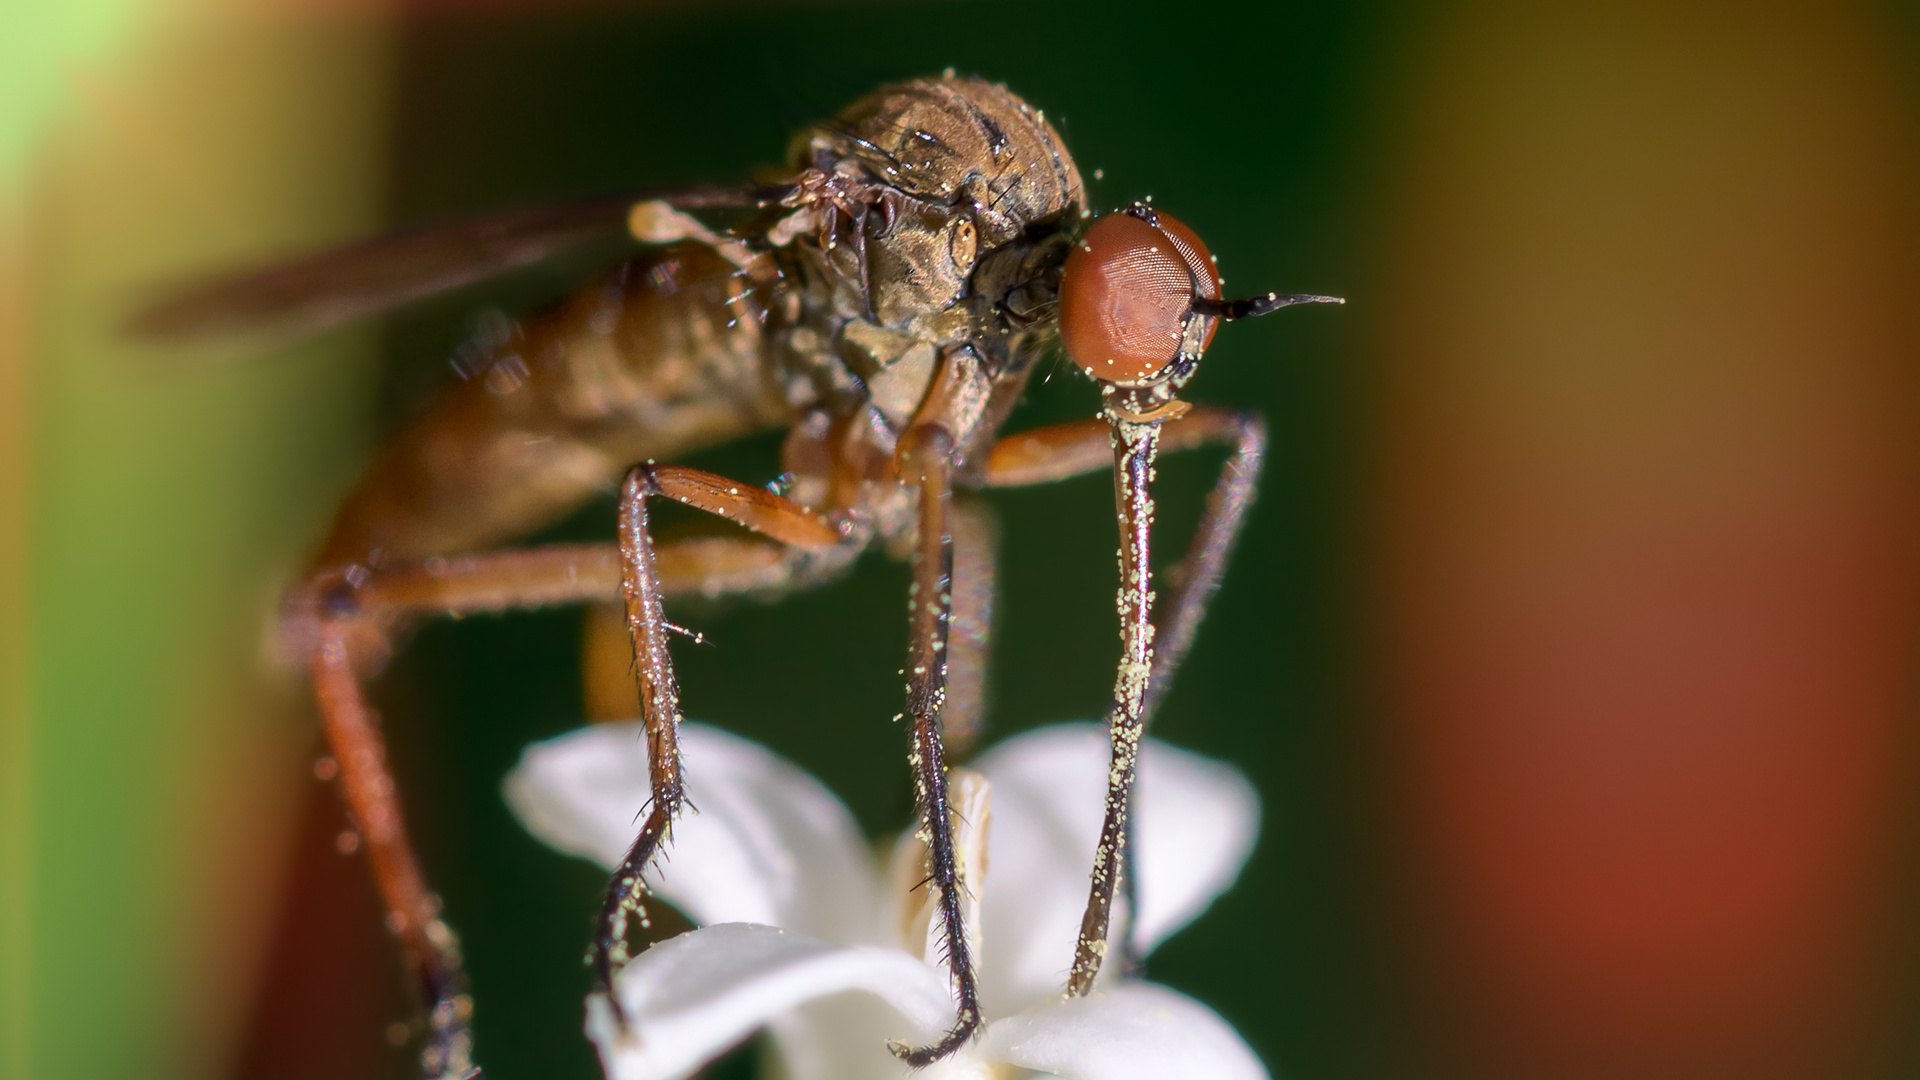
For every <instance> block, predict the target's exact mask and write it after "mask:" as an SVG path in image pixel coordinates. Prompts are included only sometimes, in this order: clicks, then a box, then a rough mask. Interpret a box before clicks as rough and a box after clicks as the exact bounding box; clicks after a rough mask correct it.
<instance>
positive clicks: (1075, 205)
mask: <svg viewBox="0 0 1920 1080" xmlns="http://www.w3.org/2000/svg"><path fill="white" fill-rule="evenodd" d="M795 156H796V158H797V161H796V165H797V166H799V169H800V175H799V184H800V191H799V193H798V194H797V195H796V197H795V199H794V200H793V205H795V206H796V211H795V213H794V215H793V216H792V217H791V218H789V219H788V220H787V221H785V222H782V223H781V225H780V226H776V228H775V230H774V232H773V234H772V238H773V239H774V240H775V242H776V243H779V242H780V241H782V240H785V241H787V242H786V243H785V244H784V245H783V246H782V247H781V248H780V254H779V257H780V259H781V263H782V270H783V272H784V273H785V275H786V277H787V281H788V282H789V283H790V286H791V295H792V296H793V297H794V299H793V300H792V301H790V302H789V305H788V307H789V310H788V311H787V312H784V313H776V314H775V319H776V320H777V321H778V322H781V323H785V328H784V333H783V334H782V335H780V336H781V337H782V338H783V339H784V343H785V348H784V351H785V352H786V354H787V355H786V358H785V359H786V361H787V363H788V364H789V370H791V371H792V372H793V374H794V375H795V376H796V379H797V381H798V382H800V383H802V384H804V385H805V387H806V388H807V389H808V390H809V391H810V392H811V393H813V394H815V395H816V399H817V400H819V401H821V402H822V404H824V405H825V406H826V408H827V409H828V411H830V412H833V413H836V414H845V413H847V412H850V411H853V410H857V409H862V408H865V407H866V406H867V405H869V404H870V405H871V406H872V408H873V410H875V411H876V412H877V413H878V414H879V417H880V418H881V419H882V420H883V421H884V423H885V424H886V425H887V426H888V427H890V428H891V429H893V430H894V431H895V432H898V431H899V430H902V429H903V428H904V425H905V424H906V423H907V422H908V420H909V419H910V418H911V417H912V416H913V414H914V412H915V410H916V409H917V408H918V407H919V406H920V404H921V401H922V399H923V397H924V396H925V394H926V392H927V389H928V384H929V380H930V379H931V378H932V376H933V373H934V370H935V366H936V362H937V360H938V358H939V356H940V354H941V352H942V350H946V349H950V348H955V347H960V346H970V347H971V349H972V350H973V352H974V354H975V357H976V358H977V361H978V363H979V366H980V369H981V371H982V372H983V374H984V376H985V378H986V379H987V380H988V382H989V383H991V386H992V396H993V397H994V398H995V399H996V401H997V399H999V398H1001V397H1003V396H1004V397H1005V398H1006V401H1005V402H1004V407H988V408H985V409H984V410H981V411H980V413H979V415H978V417H977V420H976V422H974V423H973V424H972V426H973V427H974V428H975V429H978V430H967V431H956V432H954V435H955V436H956V438H957V439H958V441H959V442H960V443H961V445H962V446H967V445H969V444H971V443H973V442H976V441H978V439H980V438H984V437H989V436H990V435H991V428H993V427H997V426H998V421H999V419H1000V418H1001V417H1003V416H1004V412H1005V407H1010V406H1011V404H1012V397H1013V396H1014V395H1017V393H1018V390H1019V384H1020V382H1021V381H1023V380H1024V378H1025V376H1026V372H1027V370H1028V369H1029V367H1030V366H1031V364H1032V362H1033V360H1034V358H1035V357H1036V356H1037V355H1038V354H1039V352H1040V351H1041V350H1042V349H1044V348H1046V347H1047V345H1048V343H1049V342H1050V341H1051V340H1052V338H1053V334H1054V318H1055V297H1056V295H1057V292H1058V283H1059V270H1060V265H1061V264H1062V263H1063V262H1064V260H1065V258H1066V254H1067V251H1068V247H1069V244H1070V240H1071V235H1072V231H1073V230H1074V229H1075V228H1076V227H1077V226H1078V225H1079V221H1080V212H1081V208H1082V206H1083V205H1084V201H1085V198H1084V194H1083V190H1082V187H1081V183H1080V174H1079V171H1078V170H1077V169H1076V168H1075V167H1074V164H1073V159H1072V157H1071V156H1069V155H1068V153H1067V150H1066V148H1065V146H1063V145H1062V144H1061V141H1060V137H1059V135H1058V133H1057V132H1055V131H1054V130H1053V128H1052V126H1051V125H1049V124H1048V123H1047V122H1046V119H1045V117H1044V116H1042V115H1041V114H1040V113H1039V112H1038V111H1037V110H1035V109H1033V108H1032V107H1030V106H1029V105H1027V104H1026V103H1025V102H1024V101H1021V100H1020V99H1019V98H1017V97H1015V96H1014V95H1012V94H1011V93H1008V92H1007V90H1006V89H1005V88H1004V87H1000V86H995V85H992V84H989V83H985V82H982V81H979V80H975V79H956V78H951V77H948V78H941V79H926V80H915V81H912V82H906V83H900V84H897V85H894V86H890V87H886V88H884V89H882V90H880V91H878V92H876V93H874V94H872V95H869V96H868V97H866V98H864V99H862V100H861V101H859V102H856V103H855V104H854V105H853V106H852V107H850V108H849V109H847V110H846V111H845V112H843V113H842V114H841V115H840V116H839V117H837V118H836V119H835V120H834V121H832V122H831V123H829V124H826V125H823V126H821V127H819V128H817V129H815V130H813V131H811V132H809V133H806V134H805V135H803V136H802V138H801V139H800V140H799V141H798V142H797V144H796V147H795ZM783 230H784V232H783ZM782 315H784V316H785V318H782ZM796 389H799V387H796Z"/></svg>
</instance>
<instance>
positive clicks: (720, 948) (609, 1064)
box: [587, 923, 953, 1080]
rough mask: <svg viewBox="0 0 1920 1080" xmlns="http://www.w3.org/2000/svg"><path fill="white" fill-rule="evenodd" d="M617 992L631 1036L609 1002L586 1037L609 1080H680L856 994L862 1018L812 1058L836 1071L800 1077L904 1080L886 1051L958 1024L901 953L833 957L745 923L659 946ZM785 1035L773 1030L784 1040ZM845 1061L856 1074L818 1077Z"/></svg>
mask: <svg viewBox="0 0 1920 1080" xmlns="http://www.w3.org/2000/svg"><path fill="white" fill-rule="evenodd" d="M614 983H615V989H616V992H617V993H619V995H620V1001H621V1004H622V1006H623V1007H624V1008H625V1009H626V1012H627V1017H628V1020H629V1026H628V1027H627V1029H626V1030H625V1031H622V1030H620V1029H619V1027H618V1026H617V1025H616V1023H615V1021H614V1019H613V1010H612V1009H610V1008H608V1006H607V1002H606V1001H605V1000H604V999H602V998H600V997H599V996H597V995H596V996H594V997H591V998H589V999H588V1000H587V1037H588V1038H590V1039H592V1040H593V1041H594V1044H595V1045H596V1046H598V1047H599V1049H600V1062H601V1065H602V1066H603V1067H604V1068H605V1069H606V1073H607V1076H608V1078H609V1080H677V1078H679V1077H683V1076H687V1075H689V1074H691V1073H692V1072H693V1071H694V1070H696V1069H698V1068H699V1067H700V1066H701V1065H702V1064H704V1063H706V1062H707V1061H710V1060H712V1059H713V1058H715V1057H717V1056H718V1055H719V1054H721V1053H722V1052H724V1051H725V1050H727V1049H728V1048H729V1047H731V1046H733V1045H735V1044H736V1043H738V1042H740V1041H741V1040H742V1039H744V1038H746V1037H747V1036H748V1035H751V1034H752V1033H753V1032H754V1031H756V1030H758V1029H759V1028H761V1027H763V1026H766V1025H767V1024H768V1023H769V1022H770V1021H774V1020H776V1019H777V1018H782V1017H786V1016H789V1014H792V1013H793V1010H795V1009H796V1008H797V1007H800V1006H803V1005H806V1004H807V1003H809V1002H814V1001H817V1000H818V999H822V998H828V997H830V996H831V995H837V994H845V993H846V992H847V991H852V990H859V991H865V992H866V993H865V994H863V995H860V996H861V997H862V998H865V1000H864V1001H861V1002H859V1003H858V1004H859V1005H860V1006H863V1009H862V1010H860V1011H857V1012H854V1013H851V1014H841V1015H842V1016H843V1017H844V1016H849V1015H850V1016H852V1017H854V1018H855V1020H854V1022H853V1023H851V1024H845V1023H843V1024H842V1025H840V1026H839V1028H838V1030H832V1031H827V1032H820V1034H824V1035H827V1036H829V1040H828V1041H827V1042H825V1043H823V1044H822V1045H821V1046H820V1047H817V1048H815V1049H816V1050H824V1051H825V1052H826V1053H827V1056H828V1060H827V1061H811V1062H808V1064H809V1066H810V1067H809V1070H808V1071H807V1072H804V1073H802V1072H794V1073H793V1074H792V1075H794V1076H795V1077H796V1080H805V1078H810V1077H822V1078H825V1077H829V1076H833V1077H846V1078H847V1080H859V1078H860V1077H865V1076H875V1077H898V1076H901V1075H902V1074H903V1070H902V1068H901V1066H900V1064H899V1063H898V1062H897V1061H894V1060H893V1058H892V1055H891V1054H889V1053H888V1052H887V1049H886V1042H887V1040H888V1039H904V1040H908V1041H914V1040H922V1039H927V1038H930V1037H931V1036H933V1035H935V1034H936V1033H937V1032H939V1031H940V1030H943V1029H944V1028H945V1026H946V1025H947V1024H948V1023H949V1022H951V1019H952V1015H951V1014H952V1011H953V1003H952V998H951V997H950V996H949V994H948V992H947V987H946V980H945V979H944V978H943V977H942V976H941V975H940V973H939V972H937V971H935V970H934V969H933V968H930V967H928V966H927V965H925V964H923V963H921V962H920V961H919V960H916V959H914V958H913V957H911V956H908V955H907V954H906V953H904V952H901V951H900V950H899V949H887V948H880V947H877V946H845V945H831V944H828V943H827V942H824V941H820V940H818V939H816V938H810V937H807V936H806V935H804V934H796V933H792V932H789V931H785V930H780V929H777V928H775V927H771V926H751V925H747V924H743V923H722V924H720V925H718V926H708V927H704V928H702V929H699V930H694V931H691V932H689V933H686V934H682V935H680V936H679V937H676V938H672V939H670V940H668V941H663V942H661V943H660V944H658V945H655V946H654V947H653V948H651V949H648V950H647V951H646V952H644V953H641V954H640V955H639V956H638V957H637V958H636V959H635V960H634V961H633V962H632V963H630V964H628V965H627V966H626V968H625V969H624V970H622V971H621V972H620V974H619V975H618V976H616V977H615V980H614ZM836 1001H837V999H836ZM834 1003H836V1002H821V1004H822V1005H828V1004H834ZM802 1016H803V1017H804V1016H805V1014H802ZM807 1019H818V1018H817V1017H807ZM787 1026H789V1025H788V1024H786V1023H781V1024H776V1025H775V1034H776V1037H778V1036H779V1034H780V1031H781V1029H782V1028H783V1027H787ZM816 1030H817V1029H816ZM818 1041H819V1040H816V1042H818ZM816 1056H817V1054H816ZM845 1060H853V1061H854V1062H856V1064H855V1066H854V1067H853V1068H851V1069H848V1070H847V1071H843V1072H838V1073H827V1072H821V1071H818V1070H819V1069H820V1068H822V1067H829V1066H831V1065H837V1063H839V1062H842V1061H845ZM866 1063H871V1065H872V1066H873V1067H869V1065H868V1064H866Z"/></svg>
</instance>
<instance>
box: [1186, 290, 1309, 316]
mask: <svg viewBox="0 0 1920 1080" xmlns="http://www.w3.org/2000/svg"><path fill="white" fill-rule="evenodd" d="M1344 303H1346V300H1345V299H1344V298H1342V297H1338V296H1316V295H1314V294H1312V293H1290V294H1286V295H1282V294H1280V293H1267V294H1266V295H1264V296H1255V297H1250V298H1248V299H1246V300H1209V299H1208V298H1206V297H1204V296H1196V297H1194V298H1193V310H1194V313H1195V314H1197V315H1210V316H1212V317H1214V318H1216V319H1225V320H1227V321H1228V322H1231V321H1233V320H1234V319H1251V318H1255V317H1257V316H1260V315H1267V314H1270V313H1272V312H1275V311H1279V310H1280V309H1281V308H1283V307H1292V306H1293V305H1295V304H1344Z"/></svg>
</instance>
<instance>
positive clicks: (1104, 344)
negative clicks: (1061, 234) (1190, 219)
mask: <svg viewBox="0 0 1920 1080" xmlns="http://www.w3.org/2000/svg"><path fill="white" fill-rule="evenodd" d="M1141 211H1142V212H1143V213H1148V214H1151V216H1152V217H1153V219H1154V220H1153V222H1152V223H1149V222H1148V221H1146V220H1143V219H1142V217H1136V216H1134V213H1131V212H1130V213H1121V214H1109V215H1107V216H1106V217H1104V218H1101V219H1100V220H1099V221H1098V222H1096V223H1095V224H1094V226H1093V228H1091V229H1089V230H1087V235H1086V236H1084V237H1082V238H1081V240H1080V242H1079V243H1077V244H1075V245H1074V246H1073V250H1072V251H1071V252H1070V253H1069V254H1068V255H1067V263H1066V266H1065V268H1064V269H1063V271H1062V277H1061V280H1060V339H1061V342H1062V343H1063V344H1064V345H1065V346H1066V349H1067V355H1069V356H1071V357H1073V361H1074V363H1076V364H1079V365H1080V367H1081V369H1082V370H1084V371H1086V373H1087V374H1089V375H1091V376H1093V377H1094V378H1096V379H1101V380H1103V381H1106V382H1122V383H1131V382H1139V381H1141V380H1144V379H1149V378H1152V377H1153V376H1154V375H1156V374H1158V373H1159V372H1160V371H1161V370H1162V369H1163V368H1165V367H1166V366H1167V365H1168V364H1171V363H1173V361H1174V360H1176V359H1177V358H1178V357H1179V355H1180V341H1181V338H1182V337H1183V336H1184V335H1185V333H1186V327H1187V320H1188V319H1189V318H1190V317H1193V299H1194V297H1195V295H1199V296H1201V297H1204V298H1206V299H1210V300H1217V299H1218V298H1219V296H1220V277H1219V275H1218V274H1217V273H1215V272H1214V269H1213V260H1212V259H1211V258H1210V257H1209V256H1208V255H1207V248H1206V245H1205V244H1202V243H1201V242H1200V239H1199V238H1198V237H1196V236H1194V235H1193V231H1192V230H1191V229H1188V228H1187V227H1186V226H1185V225H1182V224H1180V223H1179V222H1178V221H1175V220H1174V219H1173V218H1172V217H1170V216H1168V215H1166V214H1161V213H1156V212H1151V211H1146V210H1145V208H1141ZM1208 322H1209V326H1208V327H1207V331H1206V334H1207V337H1208V338H1211V337H1212V336H1213V326H1212V325H1211V324H1212V323H1213V320H1211V319H1209V320H1208ZM1202 344H1203V345H1204V344H1205V342H1204V341H1203V342H1202Z"/></svg>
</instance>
